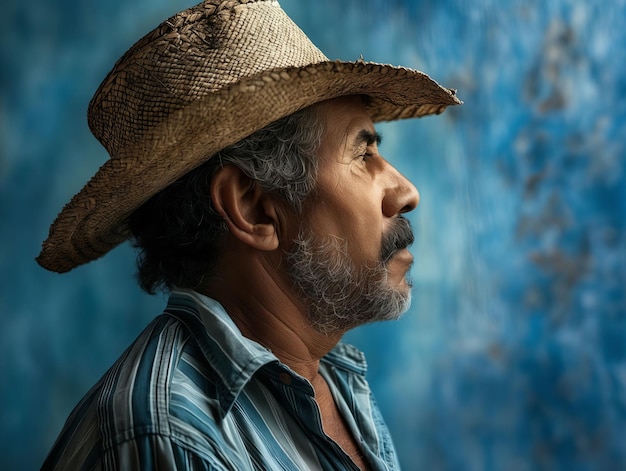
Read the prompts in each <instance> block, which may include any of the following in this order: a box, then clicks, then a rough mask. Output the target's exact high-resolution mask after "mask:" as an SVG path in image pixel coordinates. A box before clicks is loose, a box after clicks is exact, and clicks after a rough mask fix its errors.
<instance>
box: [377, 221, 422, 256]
mask: <svg viewBox="0 0 626 471" xmlns="http://www.w3.org/2000/svg"><path fill="white" fill-rule="evenodd" d="M414 241H415V237H414V236H413V230H412V229H411V223H409V221H408V220H407V219H405V218H403V217H401V216H400V217H397V218H395V219H394V220H393V221H392V223H391V227H390V228H389V230H388V231H387V232H386V233H385V234H383V240H382V244H381V245H382V246H381V253H380V258H381V260H382V261H383V263H387V262H389V260H391V258H392V257H393V256H394V255H395V254H396V253H398V252H399V251H400V250H403V249H406V248H407V247H409V246H410V245H411V244H412V243H413V242H414Z"/></svg>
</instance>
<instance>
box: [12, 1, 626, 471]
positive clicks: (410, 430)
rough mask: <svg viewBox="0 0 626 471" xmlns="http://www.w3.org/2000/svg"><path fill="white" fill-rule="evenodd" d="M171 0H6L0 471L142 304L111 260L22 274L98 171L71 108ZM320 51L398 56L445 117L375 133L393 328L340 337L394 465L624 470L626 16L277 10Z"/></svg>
mask: <svg viewBox="0 0 626 471" xmlns="http://www.w3.org/2000/svg"><path fill="white" fill-rule="evenodd" d="M191 4H192V2H189V1H183V0H151V1H148V0H130V1H125V2H122V1H118V0H109V1H106V2H104V1H100V2H96V1H93V0H56V1H55V2H49V1H45V0H33V1H32V2H29V3H27V2H20V1H18V0H8V1H5V2H4V3H3V15H2V18H1V19H0V22H1V23H0V37H1V39H2V49H1V52H0V53H1V56H0V59H1V63H2V67H1V68H0V83H1V95H0V277H1V278H0V316H1V317H0V319H1V321H2V328H0V408H1V409H0V469H33V468H35V467H37V466H38V465H39V464H40V463H41V461H42V460H43V457H44V455H45V453H46V452H47V450H48V449H49V447H50V446H51V444H52V442H53V440H54V438H55V437H56V435H57V434H58V432H59V430H60V427H61V426H62V423H63V421H64V420H65V418H66V416H67V414H68V413H69V411H70V410H71V408H72V407H73V405H74V404H75V403H76V401H78V399H79V398H80V397H81V396H82V395H83V394H84V393H85V392H86V390H87V389H88V388H89V386H90V385H91V384H93V383H94V382H95V381H96V380H97V379H98V377H99V376H100V375H101V374H102V373H103V372H104V371H105V370H106V368H107V367H108V366H109V365H110V363H111V362H112V361H113V360H114V359H115V358H116V357H117V356H118V355H119V354H120V353H121V351H122V350H123V349H124V347H125V346H126V345H127V344H128V343H129V342H130V341H131V340H132V339H133V338H134V337H135V335H136V334H137V333H138V332H139V331H140V329H141V328H142V327H143V326H144V325H145V324H146V322H148V320H149V319H150V318H152V317H153V316H154V315H155V314H157V313H158V312H159V310H160V308H161V306H162V304H163V299H162V298H160V297H149V296H147V295H144V294H142V293H140V291H139V290H138V288H136V287H135V286H134V282H133V254H132V251H131V249H130V248H128V247H121V248H119V249H116V250H115V251H114V252H112V253H111V254H109V255H107V256H106V257H105V258H104V259H102V260H100V261H98V262H97V263H92V264H89V265H87V266H84V267H81V268H79V269H77V270H75V271H74V272H72V273H69V274H67V275H62V276H60V275H54V274H50V273H47V272H45V271H44V270H42V269H40V268H38V266H37V265H36V264H35V263H34V262H33V258H34V256H35V255H36V254H37V252H38V248H39V244H40V242H41V241H42V240H43V238H44V237H45V235H46V233H47V227H48V225H49V223H50V222H51V220H52V218H53V217H54V215H55V214H56V213H57V211H58V210H59V209H60V207H61V206H62V205H63V204H64V203H65V202H66V201H67V200H68V199H69V197H70V196H71V195H72V194H74V193H75V192H76V191H77V190H78V189H79V188H80V187H81V186H82V184H83V183H84V182H85V181H86V180H87V179H88V177H89V176H91V174H92V173H93V172H94V171H95V169H96V168H97V167H98V166H99V165H100V164H101V163H102V162H103V161H104V160H105V159H106V154H105V152H104V150H103V149H102V148H100V147H99V145H98V144H97V143H96V141H95V140H94V139H93V138H92V137H91V136H90V134H89V132H88V129H87V125H86V120H85V110H86V106H87V103H88V101H89V99H90V97H91V95H92V93H93V92H94V91H95V89H96V88H97V86H98V84H99V82H100V80H101V79H102V78H103V77H104V75H105V74H106V72H108V70H109V69H110V67H111V66H112V65H113V63H114V61H115V60H116V59H117V58H118V57H119V56H120V55H121V54H122V53H123V52H124V51H125V50H126V49H127V48H128V47H129V46H130V45H131V44H132V43H133V42H134V41H135V40H136V39H138V38H139V36H140V35H142V34H143V33H145V32H147V31H148V30H149V29H151V28H152V27H153V26H155V25H156V24H158V22H159V21H161V20H162V19H165V18H166V17H167V16H168V15H170V14H172V13H174V12H175V11H178V10H180V9H182V8H184V7H187V6H190V5H191ZM282 4H283V7H284V8H285V9H286V10H287V11H288V12H289V13H290V14H291V15H292V17H293V18H294V19H295V20H296V22H297V23H299V24H300V25H301V26H302V27H303V29H304V30H305V31H306V32H307V33H308V34H309V35H310V36H311V37H312V38H313V40H314V41H315V42H316V43H317V44H318V45H319V46H320V47H321V48H322V50H324V51H325V52H326V53H327V55H328V56H330V57H331V58H342V59H357V58H358V57H359V56H360V54H363V56H364V58H365V59H366V60H373V61H379V62H392V63H401V64H405V65H409V66H412V67H414V68H418V69H422V70H424V71H426V72H428V73H429V74H431V75H432V76H433V77H434V78H436V79H437V80H438V81H439V82H441V83H442V84H445V85H447V86H450V87H454V88H457V89H458V94H459V96H460V97H461V99H463V100H464V101H465V105H464V106H463V107H461V108H458V109H454V110H449V111H448V112H446V113H445V114H444V115H442V116H440V117H434V118H426V119H423V120H419V121H413V122H406V123H395V124H392V125H382V126H381V127H380V129H381V130H382V132H383V134H384V136H385V140H384V143H383V146H382V151H383V154H384V155H386V156H387V157H388V158H389V159H390V160H391V161H393V162H394V163H395V164H396V165H397V167H398V168H400V169H401V170H402V171H403V172H404V173H405V174H407V175H408V176H409V177H410V178H411V179H412V180H413V181H414V183H415V184H416V186H417V187H418V188H419V190H420V193H421V196H422V202H421V204H420V207H419V208H418V209H417V211H415V212H414V214H413V215H412V217H411V219H412V221H413V224H414V227H415V229H416V236H417V239H416V243H415V245H414V248H413V252H414V254H415V256H416V262H415V266H414V268H413V271H412V275H413V279H414V284H415V292H414V303H413V307H412V309H411V312H410V313H409V314H407V315H406V316H405V317H404V318H403V319H402V320H400V321H399V322H396V323H391V324H376V325H372V326H367V327H365V328H361V329H358V330H356V331H354V332H352V333H350V334H349V335H348V338H349V340H350V341H352V342H353V343H356V344H357V345H358V346H359V347H361V348H362V349H364V350H366V352H367V354H368V358H369V363H370V373H369V375H370V379H371V382H372V386H373V388H374V389H375V391H376V392H377V396H378V399H379V402H380V405H381V408H382V409H383V411H384V413H385V416H386V417H387V419H388V422H389V425H390V428H391V429H392V433H393V434H394V436H395V438H396V442H397V446H398V449H399V451H400V453H401V459H402V463H403V465H404V468H405V469H408V470H411V469H435V470H501V469H507V470H534V469H562V470H578V469H580V470H613V469H622V468H623V466H624V464H623V463H626V448H625V447H624V443H625V441H624V440H625V439H624V433H625V431H626V294H625V289H624V287H625V286H626V228H625V222H624V220H625V219H626V175H625V171H626V156H625V148H624V147H625V137H624V136H626V98H625V97H626V78H625V77H626V70H625V68H626V57H625V56H626V48H625V47H624V45H625V44H626V28H625V23H626V2H624V1H623V0H613V1H604V0H577V1H575V0H553V1H550V2H539V1H532V0H531V1H521V0H520V1H518V0H510V1H495V0H475V1H472V2H470V1H463V0H439V1H437V2H435V1H427V0H421V1H417V0H358V1H357V0H343V1H336V0H315V1H314V2H312V1H305V0H283V1H282Z"/></svg>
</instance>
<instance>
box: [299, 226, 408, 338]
mask: <svg viewBox="0 0 626 471" xmlns="http://www.w3.org/2000/svg"><path fill="white" fill-rule="evenodd" d="M403 222H404V223H405V224H402V225H406V227H408V229H404V230H403V231H400V232H404V238H402V237H403V235H402V234H401V235H398V233H397V231H396V232H393V231H392V233H391V234H390V235H388V236H386V238H385V240H384V241H383V242H384V243H383V249H382V251H381V257H380V261H379V262H378V263H377V264H376V265H375V266H373V267H368V266H362V267H356V266H355V265H354V263H353V262H352V260H351V258H350V257H349V256H348V250H347V242H346V241H345V240H343V239H339V238H336V237H331V236H328V237H318V236H316V235H315V234H313V233H312V232H311V231H307V232H306V233H305V232H304V231H301V232H300V234H299V235H298V238H297V239H296V240H295V241H294V246H293V249H292V250H291V251H290V252H289V253H288V254H287V267H288V272H289V275H290V277H291V280H292V282H293V284H294V285H295V287H296V289H297V290H298V291H299V292H300V294H301V298H303V301H304V304H305V307H306V313H307V316H308V320H309V322H310V323H311V325H312V326H313V327H314V328H315V329H316V330H317V331H318V332H320V333H322V334H324V335H328V334H331V333H343V332H345V331H347V330H349V329H352V328H354V327H357V326H359V325H363V324H367V323H370V322H376V321H385V320H395V319H398V318H399V317H400V316H401V315H402V314H403V313H404V312H406V311H407V310H408V308H409V306H410V304H411V290H410V287H411V282H410V280H408V279H407V283H408V286H409V289H403V290H399V289H396V288H393V287H392V286H390V285H389V283H388V271H387V263H388V262H389V260H390V259H391V257H392V255H393V253H395V251H397V250H398V249H399V248H404V247H406V246H408V245H410V244H411V243H412V242H413V236H412V233H411V232H410V226H409V225H408V222H406V221H405V220H403ZM407 231H408V234H409V235H407ZM409 236H410V237H409ZM407 239H410V240H407ZM385 242H386V243H385ZM394 244H395V246H394Z"/></svg>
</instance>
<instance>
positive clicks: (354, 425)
mask: <svg viewBox="0 0 626 471" xmlns="http://www.w3.org/2000/svg"><path fill="white" fill-rule="evenodd" d="M458 103H460V102H459V100H458V99H457V98H456V97H455V96H454V93H453V92H452V91H450V90H448V89H445V88H442V87H440V86H439V85H437V84H436V83H435V82H433V81H432V80H431V79H429V78H428V77H427V76H426V75H424V74H422V73H421V72H417V71H413V70H408V69H403V68H395V67H392V66H381V65H377V64H371V63H365V62H363V61H362V60H361V61H358V62H355V63H342V62H329V61H328V60H327V59H326V58H325V57H324V55H323V54H322V53H321V52H320V51H319V50H317V49H316V48H315V46H314V45H313V44H311V42H310V41H309V40H308V38H306V36H305V35H304V34H303V33H302V32H301V31H300V30H299V29H298V28H297V26H296V25H294V24H293V23H292V22H291V20H290V19H289V18H288V17H287V16H286V15H285V14H284V12H283V11H282V10H281V8H280V6H279V5H278V3H277V2H275V1H273V0H259V1H246V0H239V1H236V0H229V1H218V0H210V1H205V2H204V3H202V4H200V5H197V6H196V7H193V8H190V9H188V10H185V11H183V12H181V13H179V14H178V15H176V16H174V17H172V18H170V19H169V20H168V21H166V22H164V23H163V24H162V25H160V26H159V27H158V28H157V29H155V30H154V31H152V32H151V33H149V34H148V35H147V36H145V37H144V38H143V39H141V40H140V41H139V42H138V43H137V44H135V45H134V46H133V47H132V48H131V49H130V50H129V51H128V52H127V53H126V54H125V55H124V56H123V57H122V58H121V59H120V60H119V61H118V63H117V64H116V65H115V67H114V69H113V70H112V71H111V72H110V73H109V75H108V76H107V78H106V79H105V81H104V82H103V84H102V85H101V86H100V88H99V89H98V91H97V92H96V95H95V96H94V98H93V100H92V102H91V104H90V107H89V124H90V127H91V129H92V131H93V132H94V134H95V135H96V137H97V138H98V139H99V140H100V141H101V142H102V143H103V145H104V146H105V147H106V148H107V150H108V151H109V153H110V155H111V159H110V160H109V161H108V162H107V163H105V164H104V165H103V166H102V167H101V168H100V170H99V171H98V172H97V174H96V175H95V176H94V177H93V178H92V180H91V181H90V182H89V183H88V184H87V185H86V186H85V187H84V188H83V189H82V190H81V192H80V193H78V194H77V195H76V196H75V197H74V198H73V200H72V201H71V202H70V203H69V204H68V205H66V207H65V208H64V209H63V211H62V212H61V214H60V215H59V217H58V218H57V220H56V222H55V223H54V224H53V226H52V228H51V231H50V235H49V237H48V239H47V240H46V242H44V246H43V249H42V253H41V254H40V256H39V258H38V261H39V263H40V264H41V265H43V266H44V267H46V268H48V269H50V270H54V271H58V272H64V271H68V270H71V269H72V268H74V267H76V266H77V265H79V264H82V263H85V262H88V261H90V260H93V259H95V258H97V257H99V256H101V255H103V254H104V253H106V252H107V251H108V250H110V249H111V248H112V247H114V246H115V245H116V244H118V243H120V242H121V241H123V240H125V239H127V238H128V237H131V238H132V240H133V241H134V243H135V244H136V245H137V247H138V249H139V253H140V255H139V258H138V266H139V275H138V278H139V282H140V284H141V286H142V287H143V288H144V289H146V290H147V291H148V292H153V291H154V290H156V289H166V290H169V291H171V295H170V299H169V302H168V306H167V308H166V310H165V313H164V314H163V315H161V316H159V317H157V318H156V319H155V320H154V321H153V322H152V323H151V324H150V325H149V326H148V327H147V328H146V330H145V331H144V332H143V333H142V334H141V335H140V337H139V338H138V339H137V340H136V341H135V342H134V343H133V345H131V346H130V347H129V349H128V350H127V351H126V352H125V353H124V354H123V355H122V357H121V358H120V359H119V360H118V361H117V362H116V363H115V365H113V367H112V368H111V369H110V370H109V371H108V372H107V373H106V374H105V376H104V377H103V378H102V379H101V380H100V382H99V383H98V384H97V385H96V386H94V388H93V389H92V390H91V391H90V392H89V393H88V394H87V395H86V396H85V398H84V399H83V401H82V402H81V403H80V404H79V405H78V406H77V408H76V409H75V410H74V412H73V413H72V415H71V416H70V418H69V419H68V421H67V423H66V425H65V428H64V430H63V432H62V433H61V435H60V437H59V439H58V440H57V443H56V444H55V446H54V448H53V450H52V451H51V453H50V455H49V456H48V458H47V460H46V462H45V463H44V466H43V468H44V469H211V470H213V469H215V470H247V469H263V470H267V469H272V470H273V469H289V470H294V469H324V470H328V469H372V470H378V469H381V470H382V469H397V468H398V464H397V459H396V456H395V451H394V448H393V445H392V443H391V439H390V437H389V433H388V431H387V428H386V426H385V425H384V422H383V420H382V418H381V417H380V413H379V411H378V409H377V407H376V404H375V402H374V400H373V398H372V397H371V392H370V390H369V387H368V385H367V382H366V380H365V377H364V373H365V362H364V359H363V356H362V354H361V353H360V352H358V351H357V350H356V349H354V348H353V347H350V346H348V345H344V344H342V343H340V339H341V337H342V335H343V334H344V333H345V332H346V331H347V330H349V329H351V328H353V327H356V326H358V325H361V324H364V323H367V322H373V321H378V320H384V319H395V318H397V317H398V316H400V314H401V313H402V312H404V311H405V310H406V309H407V307H408V305H409V301H410V284H409V282H408V281H407V273H408V270H409V268H410V265H411V262H412V257H411V255H410V253H409V252H408V251H407V247H408V245H410V243H411V242H412V240H413V236H412V233H411V229H410V227H409V224H408V222H407V221H406V220H405V219H404V218H403V217H402V215H403V214H404V213H406V212H408V211H411V210H412V209H414V208H415V207H416V206H417V204H418V202H419V195H418V193H417V190H416V189H415V187H414V186H413V185H412V184H411V183H410V182H409V181H407V180H406V179H405V178H404V177H403V176H402V175H401V174H400V173H398V171H397V170H395V169H394V168H393V167H392V166H391V165H390V164H389V163H388V162H387V161H386V160H384V159H383V158H382V157H381V155H380V154H379V152H378V143H379V140H380V138H379V136H378V135H377V133H376V131H375V129H374V125H373V122H374V121H379V120H384V119H387V120H389V119H399V118H408V117H417V116H423V115H427V114H432V113H439V112H441V111H443V110H444V109H445V107H446V106H448V105H454V104H458Z"/></svg>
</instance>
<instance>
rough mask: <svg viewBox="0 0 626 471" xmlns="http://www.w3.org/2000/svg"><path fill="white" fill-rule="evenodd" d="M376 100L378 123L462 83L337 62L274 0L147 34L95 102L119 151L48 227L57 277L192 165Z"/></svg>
mask: <svg viewBox="0 0 626 471" xmlns="http://www.w3.org/2000/svg"><path fill="white" fill-rule="evenodd" d="M352 94H365V95H368V96H370V97H371V98H372V100H371V103H370V104H369V110H370V112H371V117H372V119H373V120H374V121H382V120H395V119H403V118H412V117H419V116H424V115H428V114H437V113H441V112H442V111H443V110H444V109H445V108H446V107H447V106H448V105H455V104H459V103H460V101H459V100H458V99H457V98H456V97H455V95H454V91H452V90H449V89H446V88H442V87H440V86H439V85H437V83H435V82H434V81H433V80H431V79H430V78H429V77H428V76H427V75H425V74H423V73H421V72H418V71H415V70H410V69H406V68H402V67H392V66H389V65H381V64H374V63H367V62H364V61H362V60H359V61H356V62H339V61H329V60H328V59H327V58H326V57H325V56H324V54H322V52H321V51H320V50H319V49H317V48H316V47H315V45H314V44H312V43H311V41H310V40H309V39H308V38H307V37H306V35H305V34H304V33H303V32H302V31H301V30H300V29H299V28H298V27H297V26H296V25H295V24H294V23H293V22H292V21H291V19H290V18H289V17H288V16H287V15H286V14H285V12H284V11H283V10H282V9H281V8H280V6H279V4H278V2H277V1H276V0H222V1H220V0H206V1H204V2H203V3H201V4H199V5H196V6H195V7H192V8H189V9H187V10H185V11H183V12H181V13H178V14H177V15H175V16H173V17H172V18H170V19H169V20H167V21H165V22H164V23H162V24H161V25H160V26H159V27H158V28H156V29H155V30H153V31H151V32H150V33H148V34H147V35H146V36H145V37H144V38H142V39H141V40H140V41H139V42H137V43H136V44H135V45H134V46H132V47H131V49H130V50H129V51H128V52H127V53H126V54H124V56H123V57H122V58H121V59H120V60H119V61H118V62H117V64H115V66H114V68H113V70H112V71H111V72H110V73H109V75H108V76H107V77H106V78H105V80H104V82H103V83H102V84H101V85H100V88H99V89H98V90H97V92H96V94H95V96H94V97H93V99H92V101H91V103H90V104H89V111H88V121H89V127H90V128H91V130H92V132H93V134H94V135H95V136H96V138H98V140H99V141H100V142H101V143H102V145H104V147H105V148H106V149H107V151H108V152H109V154H110V157H111V158H110V159H109V160H108V161H107V162H106V163H105V164H104V165H103V166H102V167H101V168H100V169H99V170H98V172H97V173H96V174H95V175H94V176H93V178H92V179H91V180H90V181H89V183H87V185H85V187H84V188H83V189H82V190H81V191H80V192H79V193H78V194H77V195H75V196H74V197H73V198H72V200H71V201H70V202H69V203H68V204H67V205H66V206H65V207H64V208H63V211H62V212H61V213H60V214H59V216H58V217H57V219H56V221H55V222H54V224H53V225H52V226H51V228H50V234H49V236H48V239H47V240H46V241H45V242H44V243H43V248H42V251H41V253H40V255H39V257H38V258H37V261H38V262H39V264H40V265H42V266H43V267H45V268H47V269H49V270H52V271H56V272H59V273H62V272H66V271H69V270H71V269H72V268H74V267H76V266H78V265H80V264H83V263H86V262H89V261H90V260H94V259H96V258H98V257H100V256H102V255H104V254H105V253H106V252H108V251H109V250H111V249H112V248H113V247H115V246H116V245H118V244H119V243H121V242H122V241H124V240H125V239H127V238H128V236H129V234H128V229H127V226H126V219H127V218H128V215H129V214H130V213H132V212H133V211H134V210H135V209H137V208H138V207H139V206H141V205H142V204H143V203H144V202H146V201H147V200H148V199H149V198H150V197H151V196H153V195H154V194H156V193H158V192H159V191H160V190H161V189H163V188H165V187H166V186H168V185H169V184H171V183H172V182H174V181H176V180H177V179H178V178H180V177H181V176H183V175H184V174H185V173H187V172H189V171H190V170H192V169H194V168H195V167H197V166H199V165H200V164H202V163H203V162H205V161H206V160H208V159H209V158H210V157H211V156H212V155H214V154H215V153H216V152H217V151H219V150H221V149H223V148H224V147H226V146H228V145H230V144H233V143H235V142H237V141H239V140H241V139H243V138H244V137H246V136H248V135H250V134H252V133H253V132H255V131H257V130H259V129H261V128H262V127H264V126H266V125H267V124H269V123H271V122H273V121H276V120H277V119H279V118H282V117H283V116H287V115H289V114H291V113H294V112H295V111H297V110H299V109H301V108H304V107H306V106H309V105H312V104H314V103H317V102H320V101H323V100H327V99H331V98H335V97H339V96H344V95H352Z"/></svg>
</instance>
